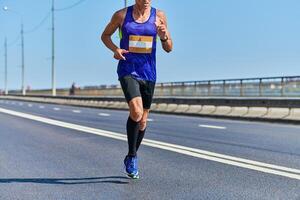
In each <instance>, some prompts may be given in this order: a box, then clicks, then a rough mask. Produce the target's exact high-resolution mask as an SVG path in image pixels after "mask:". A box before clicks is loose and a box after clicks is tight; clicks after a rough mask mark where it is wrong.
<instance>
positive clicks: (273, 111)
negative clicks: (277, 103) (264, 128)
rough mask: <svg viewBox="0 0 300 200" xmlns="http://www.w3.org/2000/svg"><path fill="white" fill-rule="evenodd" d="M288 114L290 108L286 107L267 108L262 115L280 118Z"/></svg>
mask: <svg viewBox="0 0 300 200" xmlns="http://www.w3.org/2000/svg"><path fill="white" fill-rule="evenodd" d="M289 114H290V109H288V108H269V109H268V113H267V114H266V115H264V116H263V118H268V119H282V118H285V117H287V116H289Z"/></svg>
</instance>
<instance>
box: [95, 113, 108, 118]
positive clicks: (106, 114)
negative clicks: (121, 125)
mask: <svg viewBox="0 0 300 200" xmlns="http://www.w3.org/2000/svg"><path fill="white" fill-rule="evenodd" d="M98 115H100V116H103V117H109V116H110V114H108V113H99V114H98Z"/></svg>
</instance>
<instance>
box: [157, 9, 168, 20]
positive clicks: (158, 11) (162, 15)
mask: <svg viewBox="0 0 300 200" xmlns="http://www.w3.org/2000/svg"><path fill="white" fill-rule="evenodd" d="M156 16H157V17H159V18H166V15H165V13H164V11H162V10H158V9H156Z"/></svg>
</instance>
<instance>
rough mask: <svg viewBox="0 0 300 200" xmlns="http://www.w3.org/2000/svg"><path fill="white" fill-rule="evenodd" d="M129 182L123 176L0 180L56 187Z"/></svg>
mask: <svg viewBox="0 0 300 200" xmlns="http://www.w3.org/2000/svg"><path fill="white" fill-rule="evenodd" d="M124 180H129V178H127V177H123V176H105V177H91V178H9V179H0V184H1V183H39V184H58V185H78V184H91V183H113V184H128V183H129V182H128V181H124Z"/></svg>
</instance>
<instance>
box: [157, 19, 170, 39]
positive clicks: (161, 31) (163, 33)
mask: <svg viewBox="0 0 300 200" xmlns="http://www.w3.org/2000/svg"><path fill="white" fill-rule="evenodd" d="M155 24H156V28H157V34H158V36H159V37H160V39H165V38H166V37H168V35H167V32H168V31H167V27H166V25H165V24H164V22H163V20H160V21H159V22H155Z"/></svg>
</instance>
